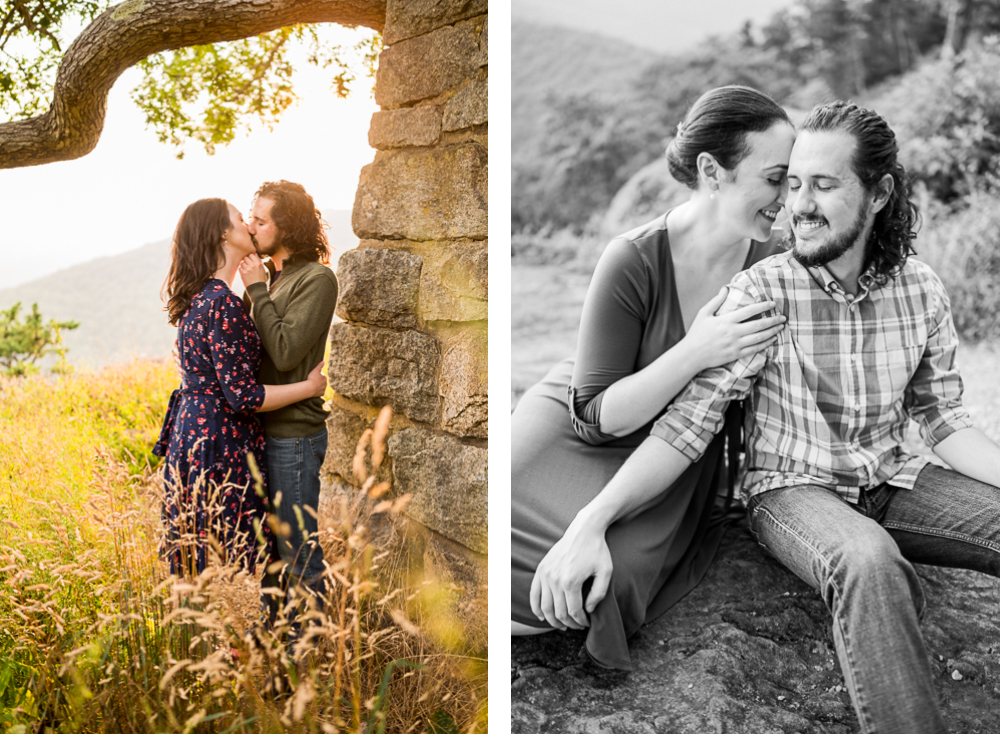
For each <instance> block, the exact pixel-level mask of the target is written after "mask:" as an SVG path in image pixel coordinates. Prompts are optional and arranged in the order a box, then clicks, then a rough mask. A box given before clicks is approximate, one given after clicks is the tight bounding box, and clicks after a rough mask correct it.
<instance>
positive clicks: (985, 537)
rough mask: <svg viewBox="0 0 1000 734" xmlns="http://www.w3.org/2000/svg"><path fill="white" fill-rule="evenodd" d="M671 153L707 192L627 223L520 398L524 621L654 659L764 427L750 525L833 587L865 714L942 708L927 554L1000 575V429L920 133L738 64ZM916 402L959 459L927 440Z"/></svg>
mask: <svg viewBox="0 0 1000 734" xmlns="http://www.w3.org/2000/svg"><path fill="white" fill-rule="evenodd" d="M667 156H668V160H669V163H670V168H671V172H672V173H673V174H674V176H675V177H676V178H678V180H680V181H681V182H683V183H685V184H686V185H687V186H688V187H689V188H691V189H692V194H691V197H690V200H689V201H687V202H686V203H684V204H681V205H680V206H678V207H677V208H675V209H672V210H670V211H669V212H667V213H666V214H665V215H664V216H662V217H660V218H659V219H657V220H656V221H654V222H652V223H650V224H648V225H645V226H643V227H640V228H638V229H635V230H633V231H631V232H629V233H628V234H626V235H624V236H622V237H619V238H617V239H615V240H613V241H612V242H611V244H610V245H609V246H608V248H607V250H606V251H605V253H604V254H603V255H602V258H601V261H600V263H599V264H598V266H597V269H596V271H595V274H594V278H593V281H592V283H591V286H590V291H589V292H588V295H587V298H586V301H585V304H584V309H583V316H582V321H581V327H580V337H579V343H578V352H577V356H576V359H575V360H569V361H566V362H563V363H561V364H559V365H557V366H556V367H555V368H553V370H552V371H551V372H550V373H549V374H548V376H547V377H546V378H545V379H544V380H543V381H542V383H540V384H539V385H537V386H535V387H534V388H532V389H531V390H529V391H528V392H527V393H526V394H525V395H524V397H523V398H522V399H521V402H520V403H519V404H518V406H517V409H516V410H515V412H514V414H513V417H512V422H513V426H512V442H513V443H512V455H513V456H512V460H513V467H512V500H511V503H512V505H511V523H512V528H511V543H512V569H511V586H512V613H511V616H512V632H513V633H514V634H531V633H538V632H546V631H549V630H553V629H567V628H572V629H584V628H589V632H588V636H587V650H588V652H589V653H590V655H591V656H592V658H593V659H594V660H596V662H598V663H599V664H602V665H605V666H608V667H614V668H628V667H630V660H629V656H628V650H627V647H626V639H627V637H628V636H629V635H631V634H633V633H634V632H635V631H636V630H637V629H638V628H639V626H640V625H642V624H643V623H644V622H646V621H649V620H651V619H653V618H655V617H656V616H658V615H660V614H662V613H663V612H664V611H665V610H666V609H668V608H669V607H670V606H671V605H672V604H674V603H676V602H677V601H678V600H679V599H680V598H681V597H683V596H684V594H685V593H687V592H688V591H689V590H690V589H691V588H692V587H693V586H694V585H695V584H697V583H698V581H700V579H701V578H702V576H703V575H704V572H705V570H706V568H707V566H708V564H709V563H710V561H711V559H712V556H713V554H714V552H715V550H716V548H717V547H718V543H719V540H720V538H721V534H722V527H723V524H722V523H721V522H719V521H718V520H719V517H718V514H716V513H713V505H714V504H715V502H714V501H715V499H716V496H717V495H718V492H719V487H720V486H725V484H726V482H727V479H728V482H729V486H730V491H731V488H732V485H733V482H734V478H735V474H736V469H737V463H738V450H739V446H740V439H739V431H740V429H741V428H742V430H743V435H744V443H745V452H746V463H745V470H746V474H745V477H744V479H743V484H742V487H743V499H744V500H745V502H746V506H747V513H748V517H749V525H750V530H751V532H752V534H753V535H754V537H755V538H756V539H757V541H758V542H759V543H760V544H761V545H763V546H764V547H765V548H766V549H767V550H768V551H769V552H770V553H772V554H773V555H774V556H775V557H777V558H778V559H779V560H780V561H781V562H782V563H783V564H784V565H785V566H787V567H788V568H789V569H791V570H792V571H793V572H794V573H795V574H796V575H797V576H799V577H800V578H802V579H803V580H804V581H806V582H807V583H809V584H810V585H811V586H813V587H814V588H815V589H817V590H818V591H819V592H820V593H821V595H822V597H823V599H824V601H825V602H826V604H827V606H828V608H829V609H830V611H831V612H832V615H833V637H834V641H835V644H836V649H837V654H838V656H839V660H840V665H841V669H842V671H843V674H844V678H845V681H846V684H847V687H848V689H849V691H850V695H851V699H852V702H853V704H854V707H855V710H856V712H857V715H858V718H859V720H860V722H861V727H862V730H863V731H866V732H867V731H870V732H874V731H878V732H880V734H881V733H884V732H900V733H903V732H905V733H906V734H915V733H919V732H943V731H944V724H943V721H942V718H941V713H940V710H939V707H938V704H937V697H936V695H935V691H934V685H933V677H932V671H931V667H930V665H929V661H928V655H927V650H926V647H925V645H924V640H923V637H922V635H921V632H920V627H919V618H920V615H921V613H922V612H923V607H924V597H923V593H922V590H921V585H920V581H919V578H918V576H917V574H916V571H915V570H914V568H913V565H912V564H913V563H914V562H917V563H928V564H936V565H941V566H951V567H959V568H968V569H974V570H979V571H982V572H985V573H989V574H992V575H994V576H997V575H1000V490H998V489H997V487H998V486H1000V447H998V446H997V445H996V444H995V443H994V442H993V441H991V440H990V439H989V438H987V437H986V436H985V435H984V434H983V433H982V432H981V431H979V430H978V429H976V428H975V427H973V426H972V423H971V421H970V419H969V416H968V414H967V413H966V411H965V410H964V409H963V407H962V400H961V397H962V380H961V377H960V375H959V372H958V369H957V367H956V363H955V352H956V347H957V343H958V340H957V336H956V332H955V328H954V325H953V322H952V315H951V307H950V303H949V300H948V296H947V293H946V292H945V289H944V287H943V285H942V283H941V281H940V280H939V279H938V277H937V275H935V274H934V272H933V271H932V270H931V269H930V268H929V267H928V266H927V265H925V264H924V263H922V262H920V261H918V260H916V259H914V258H913V257H912V256H913V254H914V250H913V248H912V241H913V238H914V237H915V230H916V225H917V211H916V208H915V207H914V205H913V204H912V203H911V202H910V200H909V182H908V180H907V177H906V174H905V171H904V169H903V167H902V166H901V165H900V164H899V162H898V160H897V145H896V140H895V136H894V134H893V132H892V130H891V129H890V128H889V126H888V124H887V123H886V122H885V120H884V119H882V118H881V117H880V116H879V115H877V114H876V113H874V112H872V111H871V110H867V109H863V108H860V107H858V106H856V105H854V104H850V103H844V102H833V103H829V104H825V105H821V106H819V107H817V108H815V109H813V110H812V111H811V113H810V114H809V115H808V117H807V119H806V120H805V122H804V123H803V124H802V125H801V126H800V127H799V129H798V131H796V129H795V128H794V127H793V125H792V123H791V122H790V120H789V118H788V116H787V114H786V113H785V112H784V110H782V109H781V108H780V107H779V106H778V105H777V104H775V103H774V102H773V101H772V100H770V99H769V98H767V97H766V96H765V95H763V94H761V93H759V92H757V91H755V90H752V89H748V88H746V87H724V88H721V89H716V90H713V91H711V92H708V93H707V94H705V95H704V96H703V97H702V98H701V99H699V100H698V101H697V102H696V103H695V104H694V106H693V107H692V108H691V110H690V111H689V112H688V114H687V116H686V118H685V120H684V122H683V123H682V124H681V125H679V126H678V134H677V137H676V138H675V140H674V141H673V142H672V143H671V145H670V147H669V149H668V151H667ZM782 207H784V208H785V209H786V211H787V214H788V221H789V224H790V229H791V232H790V233H789V236H788V237H787V239H786V242H785V243H784V244H785V246H786V248H788V249H787V251H783V252H782V251H778V250H776V249H774V248H773V247H772V246H770V245H768V244H767V240H768V239H769V238H770V236H771V230H772V228H773V227H774V226H775V225H774V222H775V219H776V217H777V215H778V214H779V211H780V210H781V208H782ZM727 284H728V285H727ZM720 286H722V292H720ZM716 294H717V295H716ZM741 400H742V401H745V415H744V414H742V413H740V412H739V411H738V410H737V408H738V403H739V401H741ZM911 418H913V419H915V420H916V421H917V423H918V424H919V425H920V430H921V433H922V435H923V437H924V439H925V441H926V442H927V443H928V444H929V445H930V446H931V447H932V449H933V451H934V453H935V454H937V456H938V457H940V458H941V459H942V460H944V461H945V462H947V464H948V465H949V466H950V467H951V469H945V468H941V467H939V466H935V465H932V464H929V463H928V461H927V460H926V459H925V458H922V457H918V456H912V455H910V454H908V453H907V451H906V450H905V449H904V448H903V445H902V444H903V442H904V439H905V436H906V430H907V427H908V422H909V420H910V419H911ZM723 429H725V430H723ZM727 440H728V442H729V451H728V452H727V451H726V441H727ZM727 454H728V456H727ZM727 474H728V477H727Z"/></svg>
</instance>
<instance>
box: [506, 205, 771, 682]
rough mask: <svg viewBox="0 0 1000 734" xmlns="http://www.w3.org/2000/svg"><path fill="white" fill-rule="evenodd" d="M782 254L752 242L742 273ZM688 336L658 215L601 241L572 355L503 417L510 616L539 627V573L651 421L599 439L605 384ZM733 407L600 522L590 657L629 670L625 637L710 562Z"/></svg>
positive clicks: (735, 432)
mask: <svg viewBox="0 0 1000 734" xmlns="http://www.w3.org/2000/svg"><path fill="white" fill-rule="evenodd" d="M779 251H780V248H778V247H777V246H776V245H774V244H771V243H758V242H754V243H752V244H751V247H750V251H749V253H748V256H747V260H746V262H745V263H744V268H746V267H749V266H750V265H752V264H753V263H755V262H757V261H758V260H761V259H763V258H765V257H767V256H769V255H772V254H774V253H776V252H779ZM684 333H685V332H684V323H683V320H682V317H681V312H680V306H679V302H678V300H677V292H676V284H675V282H674V272H673V261H672V259H671V255H670V243H669V241H668V239H667V227H666V215H663V216H661V217H659V218H658V219H656V220H654V221H653V222H650V223H649V224H647V225H644V226H642V227H639V228H637V229H634V230H632V231H631V232H628V233H627V234H625V235H622V236H621V237H618V238H616V239H614V240H612V242H611V243H610V244H609V245H608V247H607V249H606V250H605V252H604V254H603V255H602V256H601V259H600V262H599V263H598V265H597V268H596V270H595V272H594V277H593V280H592V281H591V284H590V290H589V292H588V297H587V303H586V305H585V307H584V315H583V318H582V320H581V333H580V339H579V347H578V353H577V357H576V359H575V360H574V359H573V358H570V359H567V360H564V361H562V362H560V363H558V364H557V365H555V366H554V367H553V368H552V369H551V370H550V371H549V373H548V374H547V375H546V376H545V378H544V379H543V380H542V381H541V382H540V383H538V384H537V385H535V386H534V387H532V388H531V389H530V390H528V391H527V392H526V393H525V394H524V396H523V397H522V398H521V400H520V402H519V403H518V405H517V408H516V409H515V411H514V413H513V415H512V416H511V455H512V456H511V464H512V465H511V619H513V620H515V621H517V622H521V623H522V624H526V625H529V626H534V627H545V626H547V625H546V623H545V622H541V621H539V619H538V618H537V617H535V615H534V614H533V613H532V612H531V606H530V603H529V592H530V588H531V579H532V577H533V576H534V573H535V568H536V567H537V565H538V563H539V562H540V561H541V559H542V558H543V557H544V555H545V554H546V553H547V552H548V550H549V549H550V548H551V547H552V545H554V544H555V542H556V541H557V540H558V539H559V538H561V537H562V535H563V532H564V531H565V529H566V528H567V527H568V526H569V523H570V522H571V521H572V520H573V518H574V517H575V516H576V514H577V512H578V511H579V510H580V509H581V508H582V507H583V506H584V505H586V504H587V503H588V502H589V501H590V500H591V499H593V498H594V497H595V496H596V495H597V494H598V493H599V492H600V491H601V490H602V489H603V488H604V486H605V485H606V484H607V483H608V481H609V480H610V479H611V477H612V476H614V474H615V473H616V472H617V471H618V469H619V468H620V467H621V465H622V464H623V463H624V462H625V460H626V459H627V458H628V457H629V455H630V454H631V453H632V451H634V450H635V448H636V447H637V446H638V445H639V444H640V443H642V442H643V440H645V439H646V437H647V436H649V432H650V429H651V428H652V425H653V423H654V422H655V419H654V420H653V421H650V422H649V423H648V424H647V425H645V426H643V427H642V428H640V429H639V430H637V431H635V432H634V433H632V434H630V435H628V436H623V437H620V438H614V437H612V436H609V435H606V434H603V433H602V432H601V431H600V428H599V416H600V409H601V400H602V398H603V395H604V391H605V390H606V389H607V388H608V387H609V386H610V385H611V384H613V383H614V382H616V381H618V380H620V379H621V378H623V377H625V376H627V375H629V374H632V373H634V372H637V371H639V370H641V369H643V368H645V367H646V366H647V365H649V364H650V363H652V362H653V361H654V360H656V359H657V358H658V357H659V356H660V355H661V354H663V353H664V352H665V351H667V350H668V349H670V348H671V347H673V346H674V345H675V344H676V343H677V342H678V341H680V340H681V339H682V338H683V337H684ZM574 368H575V369H574ZM574 374H575V375H576V378H575V380H574V378H573V375H574ZM665 407H666V406H664V409H665ZM739 413H740V411H739V406H736V405H734V406H732V408H731V411H730V413H729V414H727V419H726V428H725V429H723V431H722V432H720V434H719V435H718V436H717V437H716V439H715V440H714V441H713V442H712V444H711V446H710V447H709V449H708V451H707V452H706V454H705V456H704V457H703V458H702V459H701V460H700V461H698V462H697V463H695V464H693V465H692V466H690V467H689V468H688V469H687V471H686V472H685V473H684V474H683V475H681V477H680V478H679V479H678V480H677V482H676V483H675V484H674V485H673V486H672V487H671V488H670V489H669V490H667V491H666V492H665V493H664V494H663V495H661V497H660V498H659V499H658V500H655V501H654V502H653V503H651V505H650V506H649V507H648V508H647V509H645V510H644V511H643V512H642V513H640V514H639V515H637V516H635V517H632V518H628V519H624V520H621V521H619V522H617V523H615V524H614V525H612V526H611V527H610V528H609V529H608V532H607V541H608V547H609V549H610V551H611V557H612V561H613V563H614V572H613V574H612V579H611V586H610V588H609V591H608V594H607V596H606V597H605V598H604V599H603V600H602V601H601V603H600V604H598V606H597V608H596V609H595V610H594V612H593V613H592V614H591V615H590V629H589V632H588V634H587V651H588V653H589V654H590V656H591V657H592V658H593V659H594V660H595V661H596V662H597V663H598V664H600V665H603V666H605V667H610V668H620V669H625V670H630V669H631V662H630V659H629V654H628V645H627V640H628V638H629V637H630V636H631V635H632V634H634V633H635V632H636V631H637V630H638V629H639V627H640V626H642V625H643V624H644V623H645V622H648V621H651V620H653V619H655V618H656V617H658V616H660V615H661V614H663V613H664V612H665V611H667V610H668V609H669V608H670V607H671V606H673V605H674V604H675V603H677V602H678V601H679V600H680V599H681V598H682V597H683V596H684V595H685V594H687V592H689V591H690V590H691V589H692V588H694V587H695V586H696V585H697V584H698V582H699V581H701V579H702V577H703V576H704V574H705V571H706V570H707V569H708V566H709V564H710V563H711V561H712V558H713V557H714V555H715V552H716V550H717V548H718V546H719V542H720V541H721V539H722V533H723V530H724V527H723V525H722V523H721V522H720V519H721V518H720V515H721V513H719V512H716V513H715V516H713V508H714V506H715V498H716V496H717V494H718V491H719V489H720V487H725V486H726V483H727V482H728V483H729V489H730V493H731V491H732V486H731V485H732V480H733V476H734V475H735V469H736V461H735V456H736V454H735V451H738V447H739V439H738V436H739V426H740V423H741V420H740V414H739ZM727 437H728V440H729V443H730V454H731V456H732V457H733V458H732V459H731V460H730V461H729V466H730V472H727V469H726V466H727V462H726V456H725V453H726V452H725V446H726V441H727ZM727 474H728V476H727Z"/></svg>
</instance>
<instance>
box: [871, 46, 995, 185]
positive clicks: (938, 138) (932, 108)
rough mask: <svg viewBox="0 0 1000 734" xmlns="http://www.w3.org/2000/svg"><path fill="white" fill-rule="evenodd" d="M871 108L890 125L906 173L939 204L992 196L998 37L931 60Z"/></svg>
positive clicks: (880, 98)
mask: <svg viewBox="0 0 1000 734" xmlns="http://www.w3.org/2000/svg"><path fill="white" fill-rule="evenodd" d="M872 107H873V108H874V109H875V110H877V111H878V112H879V113H880V114H881V115H883V116H884V117H885V118H886V119H887V120H888V121H889V122H890V124H891V125H892V126H893V129H894V130H895V132H896V137H897V138H898V140H899V142H900V156H901V158H902V160H903V163H904V164H905V165H906V168H907V171H908V172H909V173H910V174H911V175H912V176H914V177H915V178H916V179H917V180H919V181H921V182H922V183H923V184H924V185H925V186H926V187H927V189H928V191H929V192H930V194H931V195H932V196H933V197H934V198H935V199H937V200H939V201H942V202H945V203H953V202H957V201H959V200H961V199H962V198H963V197H966V196H968V195H970V194H972V193H974V192H976V191H981V190H989V188H990V187H992V186H993V185H994V184H995V182H996V180H997V177H998V175H1000V39H997V38H996V37H992V38H987V39H985V40H984V42H983V44H982V45H981V46H977V47H974V48H970V49H969V50H967V51H966V52H964V53H963V54H961V55H960V56H957V57H955V58H953V59H947V60H934V61H929V62H926V63H925V64H924V65H923V66H921V67H920V68H919V69H917V70H916V71H914V72H912V73H910V74H908V75H906V76H905V77H903V78H902V79H901V80H900V81H899V83H898V84H897V85H894V86H893V87H891V88H890V89H889V91H887V92H886V93H885V94H884V95H882V96H880V97H879V98H878V99H876V100H875V101H873V103H872Z"/></svg>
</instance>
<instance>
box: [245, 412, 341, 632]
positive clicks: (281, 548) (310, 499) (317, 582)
mask: <svg viewBox="0 0 1000 734" xmlns="http://www.w3.org/2000/svg"><path fill="white" fill-rule="evenodd" d="M266 441H267V467H268V477H267V479H268V487H267V494H268V499H269V500H270V505H271V507H270V511H271V512H272V513H274V514H275V515H277V517H278V519H279V520H280V521H281V522H282V524H283V525H284V524H286V523H287V525H286V526H285V527H286V529H290V534H289V535H287V536H284V537H278V538H277V543H276V545H277V547H278V554H279V556H280V558H281V560H282V561H284V562H285V563H286V564H287V565H286V566H285V569H284V570H283V571H282V572H281V575H280V578H277V577H275V576H273V575H271V574H265V575H264V578H263V579H262V581H261V585H262V587H263V588H271V587H280V588H281V589H282V590H283V591H285V592H286V594H288V596H286V603H287V602H288V601H294V600H295V599H296V598H299V599H300V601H302V600H304V599H303V597H304V596H309V597H312V599H313V600H314V603H315V604H316V606H317V608H320V609H322V607H323V597H324V595H325V593H326V579H325V577H324V573H325V570H326V567H325V566H324V565H323V549H322V548H321V547H320V544H319V539H318V537H317V534H316V533H317V529H318V527H317V525H318V523H317V521H316V518H315V516H314V515H315V513H316V512H318V509H319V469H320V467H321V466H322V465H323V458H324V457H325V456H326V442H327V434H326V430H325V429H324V430H323V431H321V432H319V433H317V434H315V435H313V436H307V437H304V438H276V437H274V436H267V437H266ZM306 508H309V509H311V510H312V512H310V511H309V510H307V509H306ZM276 601H277V600H275V599H273V598H268V599H265V606H266V608H267V609H268V616H269V619H270V622H271V623H273V622H274V621H275V619H276V617H277V613H278V604H277V603H276ZM296 606H297V605H294V604H293V605H292V610H291V613H290V615H289V618H290V619H289V622H290V625H291V630H292V637H297V635H298V632H299V625H298V624H297V623H295V621H294V618H295V617H296V616H297V614H296V613H295V607H296Z"/></svg>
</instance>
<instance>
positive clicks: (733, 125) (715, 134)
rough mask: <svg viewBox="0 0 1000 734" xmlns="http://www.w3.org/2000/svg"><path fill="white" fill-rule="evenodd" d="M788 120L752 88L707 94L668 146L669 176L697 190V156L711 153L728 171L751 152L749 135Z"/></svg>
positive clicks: (774, 105)
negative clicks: (748, 140)
mask: <svg viewBox="0 0 1000 734" xmlns="http://www.w3.org/2000/svg"><path fill="white" fill-rule="evenodd" d="M776 122H787V123H788V124H789V125H791V124H792V121H791V120H790V119H788V115H787V114H786V113H785V111H784V110H783V109H781V106H780V105H778V103H777V102H775V101H774V100H773V99H771V98H770V97H768V96H767V95H766V94H764V93H763V92H758V91H757V90H756V89H753V88H751V87H743V86H739V85H735V84H734V85H730V86H727V87H718V88H717V89H712V90H710V91H708V92H705V93H704V94H703V95H701V97H699V98H698V101H697V102H695V103H694V104H693V105H691V109H689V110H688V112H687V115H685V117H684V122H682V123H681V124H679V125H678V126H677V137H675V138H674V139H673V140H672V141H670V145H668V146H667V164H668V165H669V166H670V174H671V175H672V176H673V177H674V178H675V179H677V180H678V181H680V182H681V183H682V184H684V185H685V186H687V187H688V188H689V189H697V188H698V163H697V161H698V155H699V154H701V153H709V154H711V155H712V157H714V158H715V160H717V161H718V162H719V165H720V166H722V167H723V168H725V169H726V170H727V171H731V170H733V169H734V168H735V167H736V166H737V165H739V163H740V161H742V160H743V159H744V158H745V157H746V156H747V154H748V153H749V152H750V147H749V145H747V135H748V134H749V133H760V132H764V131H765V130H769V129H770V128H771V126H772V125H773V124H774V123H776Z"/></svg>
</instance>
